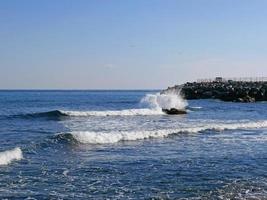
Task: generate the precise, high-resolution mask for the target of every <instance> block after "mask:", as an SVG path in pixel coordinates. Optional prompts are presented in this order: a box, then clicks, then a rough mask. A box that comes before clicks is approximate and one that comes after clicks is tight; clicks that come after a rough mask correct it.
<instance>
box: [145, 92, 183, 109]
mask: <svg viewBox="0 0 267 200" xmlns="http://www.w3.org/2000/svg"><path fill="white" fill-rule="evenodd" d="M141 103H144V104H147V105H148V106H149V107H150V108H152V109H162V108H164V109H170V108H177V109H185V107H186V106H187V105H188V104H187V101H186V100H184V99H183V98H182V96H181V95H180V93H179V92H178V93H168V94H160V93H157V94H147V95H146V96H145V97H144V98H143V99H142V100H141Z"/></svg>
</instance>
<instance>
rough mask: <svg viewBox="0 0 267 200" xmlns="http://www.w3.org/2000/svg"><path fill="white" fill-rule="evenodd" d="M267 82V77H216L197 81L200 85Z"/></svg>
mask: <svg viewBox="0 0 267 200" xmlns="http://www.w3.org/2000/svg"><path fill="white" fill-rule="evenodd" d="M231 81H233V82H267V77H230V78H224V77H215V78H205V79H197V82H198V83H211V82H231Z"/></svg>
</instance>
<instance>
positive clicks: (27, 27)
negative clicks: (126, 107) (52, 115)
mask: <svg viewBox="0 0 267 200" xmlns="http://www.w3.org/2000/svg"><path fill="white" fill-rule="evenodd" d="M266 9H267V1H266V0H173V1H172V0H109V1H106V0H44V1H38V0H0V88H2V89H3V88H5V89H147V88H159V89H160V88H165V87H167V86H171V85H174V84H177V83H183V82H185V81H191V80H195V79H198V78H205V77H207V78H208V77H214V76H227V77H233V76H241V77H243V76H267V11H266Z"/></svg>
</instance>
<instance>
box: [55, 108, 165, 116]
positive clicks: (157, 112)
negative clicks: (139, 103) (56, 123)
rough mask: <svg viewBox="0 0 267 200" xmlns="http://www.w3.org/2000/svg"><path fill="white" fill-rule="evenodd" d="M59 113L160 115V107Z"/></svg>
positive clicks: (80, 114)
mask: <svg viewBox="0 0 267 200" xmlns="http://www.w3.org/2000/svg"><path fill="white" fill-rule="evenodd" d="M60 112H61V113H63V114H65V115H68V116H73V117H88V116H134V115H162V114H164V113H163V112H162V110H161V109H148V108H144V109H128V110H114V111H113V110H108V111H60Z"/></svg>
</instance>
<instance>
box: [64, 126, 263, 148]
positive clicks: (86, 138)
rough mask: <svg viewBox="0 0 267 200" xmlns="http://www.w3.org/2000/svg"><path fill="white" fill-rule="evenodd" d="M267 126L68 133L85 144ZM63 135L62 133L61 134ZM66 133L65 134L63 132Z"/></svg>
mask: <svg viewBox="0 0 267 200" xmlns="http://www.w3.org/2000/svg"><path fill="white" fill-rule="evenodd" d="M254 128H267V121H258V122H249V123H244V122H242V123H235V124H222V123H221V124H209V125H203V126H196V127H189V128H176V129H162V130H153V131H113V132H90V131H80V132H79V131H74V132H70V133H68V135H71V136H72V137H73V138H74V139H75V140H76V141H78V142H80V143H84V144H106V143H116V142H119V141H133V140H142V139H148V138H163V137H167V136H169V135H172V134H178V133H198V132H201V131H207V130H214V131H223V130H235V129H254ZM59 135H62V134H59ZM63 135H64V134H63Z"/></svg>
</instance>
